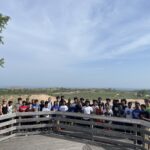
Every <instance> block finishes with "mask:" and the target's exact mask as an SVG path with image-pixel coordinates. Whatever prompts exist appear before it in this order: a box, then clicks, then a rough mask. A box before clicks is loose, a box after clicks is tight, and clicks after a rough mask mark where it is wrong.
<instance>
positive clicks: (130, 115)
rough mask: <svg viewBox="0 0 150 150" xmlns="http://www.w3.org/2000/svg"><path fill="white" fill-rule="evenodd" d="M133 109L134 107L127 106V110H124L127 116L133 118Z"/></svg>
mask: <svg viewBox="0 0 150 150" xmlns="http://www.w3.org/2000/svg"><path fill="white" fill-rule="evenodd" d="M132 111H133V109H132V108H128V107H127V108H125V111H124V115H125V117H126V118H129V119H131V118H132Z"/></svg>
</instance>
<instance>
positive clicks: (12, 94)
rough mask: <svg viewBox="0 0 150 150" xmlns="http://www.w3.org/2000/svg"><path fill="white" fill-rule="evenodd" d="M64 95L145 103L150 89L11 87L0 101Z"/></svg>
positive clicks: (2, 90) (1, 90)
mask: <svg viewBox="0 0 150 150" xmlns="http://www.w3.org/2000/svg"><path fill="white" fill-rule="evenodd" d="M57 95H59V96H61V95H64V96H65V99H68V98H71V99H73V97H75V96H77V97H79V98H80V97H84V98H85V99H89V100H93V99H97V98H98V97H102V98H103V100H105V99H106V98H107V97H109V98H111V99H121V98H126V99H129V101H136V100H137V101H140V102H141V103H143V99H144V98H149V95H150V90H116V89H94V88H91V89H71V88H36V89H27V88H20V89H19V88H18V89H16V88H11V89H2V88H1V89H0V101H1V100H2V99H3V98H6V99H7V100H13V101H16V100H17V98H18V97H22V98H23V99H25V98H27V97H29V98H30V99H39V100H47V99H48V97H51V98H52V100H53V101H54V100H55V96H57Z"/></svg>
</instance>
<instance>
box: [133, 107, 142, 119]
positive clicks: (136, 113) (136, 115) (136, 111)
mask: <svg viewBox="0 0 150 150" xmlns="http://www.w3.org/2000/svg"><path fill="white" fill-rule="evenodd" d="M140 114H141V110H140V109H134V110H133V111H132V116H133V118H134V119H140Z"/></svg>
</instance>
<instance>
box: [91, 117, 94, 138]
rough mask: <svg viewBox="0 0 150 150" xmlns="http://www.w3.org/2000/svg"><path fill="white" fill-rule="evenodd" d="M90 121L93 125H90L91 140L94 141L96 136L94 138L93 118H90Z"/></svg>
mask: <svg viewBox="0 0 150 150" xmlns="http://www.w3.org/2000/svg"><path fill="white" fill-rule="evenodd" d="M90 122H91V125H90V128H91V140H92V141H93V140H94V138H93V127H94V126H93V119H92V118H91V119H90Z"/></svg>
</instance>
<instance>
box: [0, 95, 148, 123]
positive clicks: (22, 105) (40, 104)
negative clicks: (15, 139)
mask: <svg viewBox="0 0 150 150" xmlns="http://www.w3.org/2000/svg"><path fill="white" fill-rule="evenodd" d="M144 102H145V104H140V103H139V102H138V101H136V102H135V103H132V102H127V100H126V99H121V100H119V99H114V100H111V99H110V98H106V100H105V101H104V100H102V98H101V97H99V98H98V99H95V100H93V101H90V100H88V99H84V98H78V97H74V99H73V101H72V100H71V99H68V100H67V101H66V100H65V98H64V96H57V97H56V100H55V101H54V102H52V100H51V98H48V100H47V101H44V100H41V101H39V100H38V99H32V100H31V101H30V99H29V98H26V99H25V100H23V99H22V98H21V97H19V98H18V99H17V103H14V102H13V101H8V102H7V101H6V100H5V99H3V100H2V104H1V105H0V115H4V114H9V113H13V112H37V111H61V112H75V113H84V114H96V115H104V116H114V117H125V118H129V119H132V118H133V119H143V120H146V121H150V100H149V99H145V100H144Z"/></svg>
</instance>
